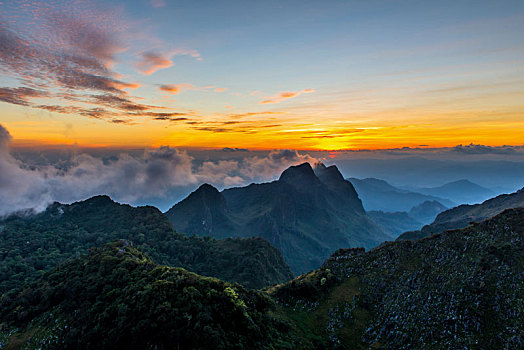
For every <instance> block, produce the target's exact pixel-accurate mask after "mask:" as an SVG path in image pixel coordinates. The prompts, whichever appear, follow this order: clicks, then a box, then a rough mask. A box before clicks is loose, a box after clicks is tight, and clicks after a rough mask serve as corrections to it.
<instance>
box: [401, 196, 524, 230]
mask: <svg viewBox="0 0 524 350" xmlns="http://www.w3.org/2000/svg"><path fill="white" fill-rule="evenodd" d="M522 207H524V188H522V189H520V190H519V191H517V192H515V193H511V194H502V195H500V196H497V197H495V198H492V199H489V200H487V201H485V202H483V203H481V204H474V205H467V204H463V205H459V206H458V207H455V208H451V209H449V210H446V211H444V212H442V213H440V214H439V215H438V216H437V217H436V219H435V221H433V222H432V223H431V224H429V225H426V226H424V227H422V229H420V230H419V231H408V232H405V233H403V234H402V235H400V236H399V237H398V238H397V239H398V240H405V239H420V238H423V237H428V236H431V235H433V234H435V233H439V232H442V231H444V230H450V229H456V228H463V227H466V226H468V225H469V224H470V223H471V222H474V221H481V220H484V219H486V218H489V217H492V216H494V215H497V214H499V213H501V212H502V211H504V210H506V209H509V208H522Z"/></svg>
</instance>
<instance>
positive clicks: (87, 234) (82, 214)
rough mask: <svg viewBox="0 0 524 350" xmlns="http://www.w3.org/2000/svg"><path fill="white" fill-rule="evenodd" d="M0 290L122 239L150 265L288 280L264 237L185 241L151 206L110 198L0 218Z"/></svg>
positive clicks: (246, 280)
mask: <svg viewBox="0 0 524 350" xmlns="http://www.w3.org/2000/svg"><path fill="white" fill-rule="evenodd" d="M0 231H1V234H0V292H5V291H7V290H9V289H12V288H14V287H17V286H20V285H21V284H22V283H24V282H27V281H31V280H34V279H36V278H38V277H40V276H41V275H42V273H43V272H44V271H46V270H48V269H50V268H52V267H55V266H56V265H58V264H60V263H62V262H63V261H65V260H67V259H70V258H74V257H78V256H80V255H81V254H84V253H87V252H88V250H89V248H91V247H97V246H101V245H103V244H105V243H106V242H108V241H112V240H115V239H126V240H129V241H131V242H133V244H134V245H135V247H137V248H138V249H140V250H141V251H143V252H145V253H147V254H149V255H150V256H151V257H152V258H153V259H154V260H155V261H157V262H158V263H161V264H166V265H170V266H178V267H184V268H186V269H188V270H191V271H193V272H196V273H199V274H201V275H205V276H214V277H217V278H220V279H223V280H226V281H230V282H239V283H241V284H242V285H244V286H246V287H248V288H261V287H263V286H267V285H271V284H274V283H278V282H282V281H285V280H288V279H289V278H291V277H292V274H291V271H290V270H289V267H288V266H287V265H286V263H285V262H284V260H283V258H282V255H281V253H280V252H279V251H278V250H277V249H275V248H274V247H272V246H271V245H270V244H269V243H268V242H267V241H265V240H262V239H229V240H215V239H212V238H198V237H186V236H184V235H181V234H178V233H176V232H175V231H174V230H173V227H172V224H171V223H170V222H169V220H168V219H167V218H166V217H165V216H164V215H163V214H162V213H161V212H160V211H159V210H158V209H156V208H154V207H138V208H134V207H131V206H129V205H120V204H118V203H115V202H113V201H112V200H111V199H110V198H109V197H107V196H98V197H93V198H91V199H89V200H86V201H83V202H78V203H73V204H71V205H63V204H59V203H55V204H53V205H51V206H50V207H49V208H48V209H47V210H46V211H45V212H43V213H40V214H37V215H29V216H11V217H9V218H7V219H5V220H3V221H0Z"/></svg>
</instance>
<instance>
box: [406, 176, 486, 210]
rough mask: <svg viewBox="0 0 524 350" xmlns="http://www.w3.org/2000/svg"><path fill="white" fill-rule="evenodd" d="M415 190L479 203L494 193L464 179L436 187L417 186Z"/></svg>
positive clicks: (454, 200) (455, 199)
mask: <svg viewBox="0 0 524 350" xmlns="http://www.w3.org/2000/svg"><path fill="white" fill-rule="evenodd" d="M416 191H417V192H420V193H424V194H426V195H430V196H436V197H442V198H448V199H450V200H452V201H453V202H455V203H461V204H462V203H463V204H475V203H481V202H482V201H485V200H486V199H488V198H490V197H493V196H494V195H495V193H494V192H493V191H491V190H489V189H487V188H484V187H482V186H479V185H477V184H476V183H473V182H471V181H469V180H464V179H462V180H458V181H453V182H450V183H447V184H444V185H442V186H438V187H429V188H417V189H416Z"/></svg>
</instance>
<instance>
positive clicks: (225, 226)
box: [166, 163, 392, 274]
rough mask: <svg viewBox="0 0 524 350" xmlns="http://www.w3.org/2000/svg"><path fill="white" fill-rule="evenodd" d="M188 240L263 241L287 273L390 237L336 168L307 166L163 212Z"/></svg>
mask: <svg viewBox="0 0 524 350" xmlns="http://www.w3.org/2000/svg"><path fill="white" fill-rule="evenodd" d="M166 215H167V217H168V218H169V219H170V220H171V222H172V223H173V225H174V227H175V229H176V230H177V231H179V232H184V233H187V234H195V235H199V236H205V235H209V236H212V237H216V238H225V237H263V238H265V239H267V240H268V241H269V242H270V243H271V244H272V245H274V246H275V247H277V248H278V249H279V250H280V251H281V252H282V254H283V255H284V258H285V260H286V262H287V263H288V264H289V266H290V267H291V270H292V271H293V272H294V273H296V274H299V273H303V272H306V271H310V270H312V269H316V268H318V267H319V266H320V265H321V264H322V262H323V261H324V260H325V259H326V258H327V257H328V256H329V255H330V254H331V253H333V252H334V251H335V250H337V249H338V248H340V247H355V246H364V247H367V248H371V247H374V246H376V245H378V244H380V243H381V242H383V241H385V240H391V239H392V236H391V235H389V234H388V233H386V231H385V230H384V229H383V228H381V227H380V226H378V225H377V224H376V223H374V222H373V221H372V220H371V219H370V218H369V217H368V216H367V214H366V212H365V211H364V208H363V207H362V203H361V201H360V199H359V198H358V195H357V193H356V192H355V189H354V188H353V186H352V185H351V183H350V182H348V181H346V180H344V178H343V177H342V174H340V172H339V171H338V169H337V168H336V166H330V167H326V166H324V165H323V164H317V165H316V166H315V169H314V170H313V168H312V167H311V165H310V164H309V163H304V164H301V165H297V166H292V167H290V168H288V169H286V170H285V171H284V172H283V173H282V174H281V176H280V178H279V179H278V180H277V181H273V182H270V183H262V184H251V185H249V186H246V187H238V188H231V189H226V190H224V191H222V192H219V191H218V190H216V189H215V188H213V187H212V186H210V185H207V184H206V185H202V186H200V187H199V188H198V189H197V190H196V191H195V192H193V193H191V194H190V195H189V196H188V197H187V198H186V199H184V200H183V201H181V202H179V203H177V204H176V205H175V206H173V207H172V208H171V209H170V210H169V211H167V212H166Z"/></svg>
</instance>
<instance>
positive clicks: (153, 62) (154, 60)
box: [136, 52, 173, 75]
mask: <svg viewBox="0 0 524 350" xmlns="http://www.w3.org/2000/svg"><path fill="white" fill-rule="evenodd" d="M171 66H173V61H171V60H170V59H169V58H168V57H166V56H165V55H164V54H161V53H158V52H144V53H142V54H141V55H140V61H139V62H138V63H137V64H136V67H137V68H138V70H139V71H140V73H142V74H145V75H150V74H153V73H154V72H156V71H157V70H159V69H164V68H169V67H171Z"/></svg>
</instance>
